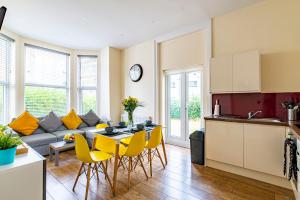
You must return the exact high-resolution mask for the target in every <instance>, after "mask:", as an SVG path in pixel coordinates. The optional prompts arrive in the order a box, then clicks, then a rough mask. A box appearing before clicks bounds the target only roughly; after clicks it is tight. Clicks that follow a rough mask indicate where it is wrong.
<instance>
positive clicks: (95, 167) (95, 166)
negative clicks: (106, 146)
mask: <svg viewBox="0 0 300 200" xmlns="http://www.w3.org/2000/svg"><path fill="white" fill-rule="evenodd" d="M94 170H95V172H96V175H97V180H98V181H99V173H98V167H97V163H94Z"/></svg>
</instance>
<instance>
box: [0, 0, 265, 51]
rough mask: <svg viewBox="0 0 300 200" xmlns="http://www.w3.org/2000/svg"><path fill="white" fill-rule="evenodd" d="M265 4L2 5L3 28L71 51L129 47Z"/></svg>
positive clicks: (33, 1) (63, 1) (249, 0)
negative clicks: (245, 8) (4, 7)
mask: <svg viewBox="0 0 300 200" xmlns="http://www.w3.org/2000/svg"><path fill="white" fill-rule="evenodd" d="M258 1H260V0H50V1H49V0H0V6H1V5H4V6H6V7H7V8H8V10H7V15H6V18H5V20H4V24H3V27H5V28H7V29H8V30H10V31H13V32H15V33H18V34H20V35H23V36H25V37H29V38H33V39H37V40H41V41H44V42H49V43H52V44H56V45H60V46H63V47H67V48H71V49H82V50H85V49H89V50H93V49H100V48H103V47H105V46H112V47H118V48H124V47H128V46H131V45H134V44H137V43H139V42H142V41H146V40H150V39H153V38H155V37H158V36H161V35H163V34H167V33H170V32H174V31H176V30H180V29H183V28H186V27H189V26H194V25H196V24H199V23H201V22H204V21H207V20H208V19H209V18H210V17H213V16H217V15H221V14H224V13H226V12H229V11H231V10H235V9H238V8H241V7H244V6H247V5H250V4H253V3H256V2H258Z"/></svg>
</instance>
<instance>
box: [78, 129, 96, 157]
mask: <svg viewBox="0 0 300 200" xmlns="http://www.w3.org/2000/svg"><path fill="white" fill-rule="evenodd" d="M75 152H76V156H77V158H78V160H80V161H81V162H84V163H91V162H93V160H92V158H91V154H90V149H89V146H88V143H87V141H86V140H85V138H84V137H83V136H82V135H80V134H75Z"/></svg>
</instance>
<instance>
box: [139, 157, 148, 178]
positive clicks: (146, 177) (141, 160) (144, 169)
mask: <svg viewBox="0 0 300 200" xmlns="http://www.w3.org/2000/svg"><path fill="white" fill-rule="evenodd" d="M138 159H139V161H140V163H141V166H142V168H143V171H144V173H145V176H146V178H147V180H148V175H147V172H146V170H145V167H144V164H143V162H142V159H141V155H138Z"/></svg>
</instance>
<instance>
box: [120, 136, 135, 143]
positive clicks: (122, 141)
mask: <svg viewBox="0 0 300 200" xmlns="http://www.w3.org/2000/svg"><path fill="white" fill-rule="evenodd" d="M131 138H132V136H131V137H128V138H124V139H122V140H121V143H122V144H125V145H128V144H129V143H130V140H131Z"/></svg>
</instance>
